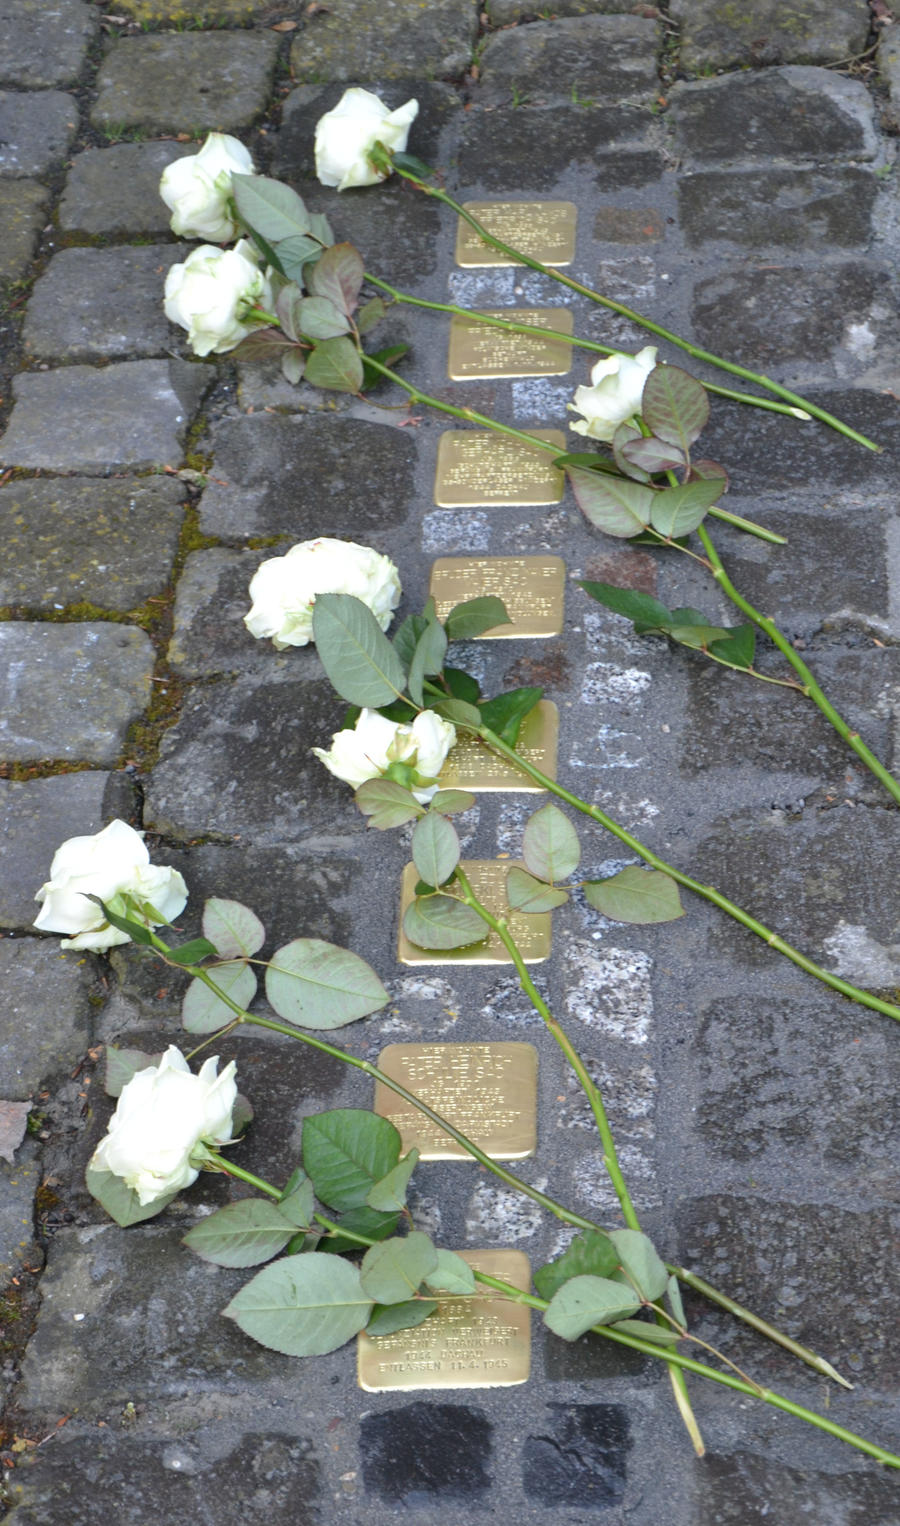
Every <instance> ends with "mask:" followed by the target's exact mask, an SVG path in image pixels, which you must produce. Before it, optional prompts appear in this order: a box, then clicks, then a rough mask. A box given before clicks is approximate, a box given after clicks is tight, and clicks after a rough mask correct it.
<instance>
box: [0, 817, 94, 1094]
mask: <svg viewBox="0 0 900 1526" xmlns="http://www.w3.org/2000/svg"><path fill="white" fill-rule="evenodd" d="M60 840H61V839H60ZM57 846H59V844H58V843H57ZM49 869H50V863H49V860H48V862H47V864H46V866H45V869H44V874H45V876H46V874H47V873H48V872H49ZM40 883H41V882H40V881H38V884H40ZM30 888H31V890H32V894H33V893H34V891H35V890H37V889H38V885H33V886H31V887H30ZM32 907H33V913H34V914H35V915H36V914H37V911H38V909H39V908H38V906H37V903H36V902H32ZM0 972H2V975H0V978H2V981H3V1010H2V1012H0V1097H8V1098H13V1099H15V1100H16V1101H19V1102H25V1101H27V1100H28V1098H29V1097H33V1096H34V1093H35V1092H36V1091H37V1089H38V1087H39V1086H40V1085H41V1083H42V1082H44V1081H54V1080H56V1081H58V1080H60V1079H61V1078H62V1077H63V1075H67V1074H68V1073H69V1071H70V1070H71V1069H72V1066H73V1065H74V1064H75V1062H76V1061H77V1060H79V1059H80V1058H81V1056H82V1055H83V1054H84V1052H85V1050H86V1049H87V1047H88V1045H89V1044H90V1042H91V1007H90V1002H89V1000H88V997H89V992H90V985H91V970H90V968H89V966H88V965H87V964H86V962H85V960H84V958H83V956H81V955H79V954H77V953H72V952H69V953H67V952H65V951H64V950H61V949H60V947H59V939H58V938H53V939H44V938H38V937H34V938H4V939H2V940H0Z"/></svg>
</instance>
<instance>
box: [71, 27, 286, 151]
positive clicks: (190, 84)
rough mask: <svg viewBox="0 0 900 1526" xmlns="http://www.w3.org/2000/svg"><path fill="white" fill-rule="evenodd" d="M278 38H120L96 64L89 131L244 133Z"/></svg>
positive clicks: (263, 96) (268, 79)
mask: <svg viewBox="0 0 900 1526" xmlns="http://www.w3.org/2000/svg"><path fill="white" fill-rule="evenodd" d="M277 52H278V38H277V37H276V36H274V35H273V34H272V33H263V32H174V33H158V34H157V35H155V36H151V37H126V38H123V39H122V40H120V41H119V42H117V43H116V45H115V46H114V48H113V49H112V51H111V52H110V53H109V54H108V55H107V57H106V59H105V60H104V62H103V63H102V64H101V66H100V72H99V74H98V75H97V99H96V101H95V103H94V105H93V107H92V108H91V121H92V122H93V124H94V126H95V127H107V128H122V127H145V128H147V129H148V130H149V131H150V132H156V133H161V132H179V131H182V130H183V129H184V125H185V123H186V122H187V123H189V124H190V127H191V130H192V131H194V132H199V131H201V130H204V131H208V130H209V129H211V128H215V129H216V130H218V131H220V132H234V131H235V130H239V129H240V128H242V127H249V126H250V125H251V123H252V122H254V121H255V120H256V118H257V117H258V116H260V115H261V113H262V112H263V110H264V109H265V105H266V100H267V97H268V92H269V88H270V86H271V83H272V73H273V70H274V68H275V59H276V55H277Z"/></svg>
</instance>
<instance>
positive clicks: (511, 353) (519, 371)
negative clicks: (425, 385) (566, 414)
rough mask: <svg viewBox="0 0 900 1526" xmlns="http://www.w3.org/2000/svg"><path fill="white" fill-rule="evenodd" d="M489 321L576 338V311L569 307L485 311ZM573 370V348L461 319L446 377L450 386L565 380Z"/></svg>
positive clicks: (455, 322) (455, 321)
mask: <svg viewBox="0 0 900 1526" xmlns="http://www.w3.org/2000/svg"><path fill="white" fill-rule="evenodd" d="M485 315H486V316H487V317H489V318H504V319H505V320H506V321H507V322H508V323H528V324H530V325H531V326H532V327H533V328H542V329H553V330H555V331H556V332H557V333H563V334H571V333H572V323H573V318H572V310H571V308H568V307H540V308H538V307H530V308H521V309H519V308H509V307H503V308H497V309H490V310H487V309H486V310H485ZM571 365H572V346H571V345H570V344H566V343H565V341H564V340H562V339H542V338H541V337H540V335H537V334H516V333H514V332H513V330H512V329H497V328H491V327H490V325H489V324H487V323H473V322H472V321H471V319H469V318H463V317H462V316H461V315H460V314H459V313H456V314H454V316H453V317H452V318H451V320H450V352H449V358H448V361H447V375H448V376H449V377H450V379H451V381H477V380H480V379H483V378H485V377H495V376H564V375H565V374H566V372H567V371H568V370H569V369H570V368H571Z"/></svg>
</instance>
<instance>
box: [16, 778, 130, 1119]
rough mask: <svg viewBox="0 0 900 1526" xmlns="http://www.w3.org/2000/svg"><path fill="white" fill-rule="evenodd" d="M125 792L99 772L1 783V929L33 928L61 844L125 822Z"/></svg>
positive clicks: (127, 808)
mask: <svg viewBox="0 0 900 1526" xmlns="http://www.w3.org/2000/svg"><path fill="white" fill-rule="evenodd" d="M129 790H130V785H129V784H128V782H127V780H126V779H125V776H124V775H122V774H109V773H105V772H103V771H102V770H98V769H84V770H82V771H80V772H78V773H72V774H55V775H52V776H51V777H50V778H49V779H29V780H21V781H18V780H16V781H13V780H9V779H0V838H2V843H3V866H4V874H3V880H2V882H0V926H2V927H5V928H13V929H17V930H20V931H21V930H24V929H25V928H28V927H30V926H31V924H32V922H33V921H34V919H35V916H36V915H37V907H36V905H35V901H34V894H35V891H36V890H37V889H38V887H39V886H40V885H43V884H44V881H45V880H46V879H47V876H48V874H49V872H50V864H51V862H52V859H53V855H54V853H55V852H56V850H57V848H58V847H59V845H60V843H61V842H64V841H65V839H66V838H68V837H84V836H91V835H92V834H93V833H94V832H99V831H100V829H101V828H102V827H103V826H104V825H105V824H106V822H107V820H110V819H111V818H112V817H113V816H122V817H123V818H124V819H126V820H127V819H128V818H129V817H130V816H131V813H132V809H133V804H134V802H133V800H131V799H130V798H129ZM2 947H4V945H3V944H2V943H0V948H2ZM69 962H70V963H71V962H72V961H69ZM0 1093H2V1086H0Z"/></svg>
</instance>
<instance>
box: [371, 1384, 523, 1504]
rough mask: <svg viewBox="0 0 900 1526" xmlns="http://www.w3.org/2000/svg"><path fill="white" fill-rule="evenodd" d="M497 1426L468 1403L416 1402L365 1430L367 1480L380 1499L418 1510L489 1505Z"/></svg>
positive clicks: (373, 1417) (375, 1419) (373, 1420)
mask: <svg viewBox="0 0 900 1526" xmlns="http://www.w3.org/2000/svg"><path fill="white" fill-rule="evenodd" d="M493 1429H494V1428H493V1426H492V1425H491V1423H490V1421H489V1420H488V1418H487V1416H486V1415H485V1414H484V1412H483V1411H482V1410H480V1409H477V1408H475V1407H474V1406H472V1405H469V1404H459V1403H457V1404H435V1403H428V1404H425V1403H423V1402H422V1400H420V1399H419V1400H414V1401H413V1402H412V1403H411V1404H403V1405H400V1406H399V1407H398V1408H397V1409H394V1410H391V1411H389V1412H388V1413H387V1414H371V1415H367V1416H366V1417H365V1418H364V1419H363V1421H362V1424H361V1426H360V1437H359V1441H360V1453H361V1457H362V1471H363V1482H364V1484H365V1487H366V1491H367V1493H368V1494H369V1495H371V1496H372V1497H374V1498H375V1499H382V1500H386V1501H389V1502H390V1503H391V1504H398V1505H404V1506H411V1507H413V1508H416V1507H418V1508H419V1509H421V1508H422V1507H423V1506H427V1505H428V1504H430V1503H432V1502H435V1501H439V1502H443V1501H448V1502H449V1501H450V1500H465V1501H467V1502H469V1503H471V1504H473V1505H474V1506H475V1508H476V1509H477V1508H478V1506H479V1505H480V1504H482V1503H484V1501H485V1496H486V1495H487V1493H488V1491H489V1490H490V1487H491V1471H490V1470H491V1450H492V1435H493Z"/></svg>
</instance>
